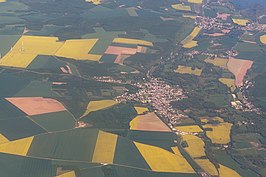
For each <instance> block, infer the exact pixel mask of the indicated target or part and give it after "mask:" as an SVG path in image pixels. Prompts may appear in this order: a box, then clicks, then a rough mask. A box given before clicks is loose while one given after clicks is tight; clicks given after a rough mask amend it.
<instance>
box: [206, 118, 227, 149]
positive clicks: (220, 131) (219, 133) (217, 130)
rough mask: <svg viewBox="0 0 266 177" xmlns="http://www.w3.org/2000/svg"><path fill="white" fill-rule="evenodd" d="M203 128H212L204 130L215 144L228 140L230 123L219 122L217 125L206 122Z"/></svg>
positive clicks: (225, 142) (224, 142)
mask: <svg viewBox="0 0 266 177" xmlns="http://www.w3.org/2000/svg"><path fill="white" fill-rule="evenodd" d="M203 127H204V128H212V131H206V135H207V136H208V137H209V138H210V139H211V141H212V143H215V144H227V143H229V142H230V131H231V127H232V124H231V123H228V122H224V123H220V124H218V125H212V124H207V125H204V126H203Z"/></svg>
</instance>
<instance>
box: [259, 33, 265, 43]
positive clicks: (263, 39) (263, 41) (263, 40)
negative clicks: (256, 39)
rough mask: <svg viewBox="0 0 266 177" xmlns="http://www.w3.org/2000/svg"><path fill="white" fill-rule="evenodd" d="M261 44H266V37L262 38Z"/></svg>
mask: <svg viewBox="0 0 266 177" xmlns="http://www.w3.org/2000/svg"><path fill="white" fill-rule="evenodd" d="M260 42H261V43H262V44H266V35H263V36H260Z"/></svg>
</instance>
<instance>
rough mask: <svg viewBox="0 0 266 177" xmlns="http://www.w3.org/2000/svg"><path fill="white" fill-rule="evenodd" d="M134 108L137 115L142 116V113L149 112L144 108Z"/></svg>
mask: <svg viewBox="0 0 266 177" xmlns="http://www.w3.org/2000/svg"><path fill="white" fill-rule="evenodd" d="M134 108H135V110H136V111H137V113H138V114H143V113H145V112H147V111H149V109H148V108H145V107H139V106H135V107H134Z"/></svg>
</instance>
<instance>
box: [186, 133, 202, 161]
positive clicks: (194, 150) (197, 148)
mask: <svg viewBox="0 0 266 177" xmlns="http://www.w3.org/2000/svg"><path fill="white" fill-rule="evenodd" d="M182 138H183V141H186V142H187V144H188V147H186V148H185V150H186V151H187V152H188V154H189V155H190V156H191V157H193V158H197V157H202V156H205V155H206V154H205V149H204V146H205V144H204V142H203V141H202V139H201V138H199V137H197V136H195V135H183V136H182Z"/></svg>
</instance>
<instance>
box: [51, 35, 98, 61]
mask: <svg viewBox="0 0 266 177" xmlns="http://www.w3.org/2000/svg"><path fill="white" fill-rule="evenodd" d="M97 41H98V39H75V40H67V41H66V42H65V43H64V45H63V46H62V47H61V48H60V49H59V50H58V51H57V52H56V53H55V55H56V56H58V57H65V58H72V59H77V60H93V61H99V60H100V59H101V57H102V56H101V55H94V54H89V52H90V50H91V49H92V48H93V46H94V45H95V44H96V43H97Z"/></svg>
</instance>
